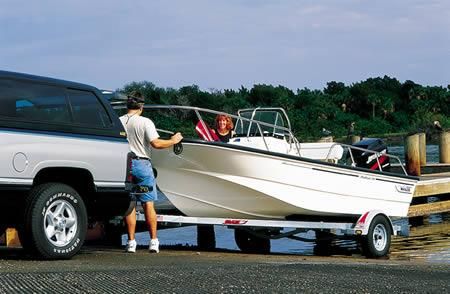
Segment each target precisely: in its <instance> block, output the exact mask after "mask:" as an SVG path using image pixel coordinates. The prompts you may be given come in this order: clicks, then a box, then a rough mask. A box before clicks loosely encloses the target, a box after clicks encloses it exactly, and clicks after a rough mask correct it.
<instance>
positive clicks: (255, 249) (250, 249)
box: [234, 229, 270, 254]
mask: <svg viewBox="0 0 450 294" xmlns="http://www.w3.org/2000/svg"><path fill="white" fill-rule="evenodd" d="M234 240H235V241H236V245H237V246H238V247H239V249H241V251H242V252H246V253H258V254H269V253H270V239H265V238H261V237H257V236H255V235H253V234H251V233H249V232H248V231H245V230H241V229H235V230H234Z"/></svg>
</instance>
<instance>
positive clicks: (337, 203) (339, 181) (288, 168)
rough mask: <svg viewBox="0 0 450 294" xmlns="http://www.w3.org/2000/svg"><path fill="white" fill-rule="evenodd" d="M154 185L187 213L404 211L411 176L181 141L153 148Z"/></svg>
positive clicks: (253, 215) (256, 215)
mask: <svg viewBox="0 0 450 294" xmlns="http://www.w3.org/2000/svg"><path fill="white" fill-rule="evenodd" d="M152 158H153V159H152V161H153V164H154V167H155V168H156V169H157V171H158V179H157V181H158V186H159V187H160V189H161V190H162V191H163V192H164V194H165V195H166V196H167V198H168V199H169V200H170V202H171V203H172V204H173V205H174V206H175V207H176V208H177V209H178V210H180V211H181V212H183V213H184V214H185V215H187V216H197V217H230V218H250V219H261V218H267V219H285V218H287V217H289V216H293V215H307V216H308V215H310V216H356V215H361V214H363V213H365V212H367V211H370V210H381V211H383V212H384V213H386V214H387V215H389V216H399V217H402V216H406V215H407V213H408V208H409V205H410V202H411V199H412V194H413V192H414V188H415V184H416V181H415V180H414V179H412V178H407V177H396V176H390V175H385V174H380V173H374V172H369V171H367V172H366V171H361V170H357V169H351V168H345V167H340V166H337V165H331V164H327V163H322V162H319V161H314V160H304V159H301V158H294V157H292V156H281V155H277V154H276V153H270V152H263V151H260V150H259V151H258V150H254V151H253V150H249V149H248V148H243V149H240V148H239V147H238V146H232V145H231V144H219V143H196V142H186V143H183V151H182V152H181V153H180V154H178V155H176V154H174V153H173V150H172V149H163V150H154V153H153V154H152Z"/></svg>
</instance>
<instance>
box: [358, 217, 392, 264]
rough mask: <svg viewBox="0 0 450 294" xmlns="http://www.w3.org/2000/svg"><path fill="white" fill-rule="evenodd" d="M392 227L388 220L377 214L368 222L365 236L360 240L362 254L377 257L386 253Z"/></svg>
mask: <svg viewBox="0 0 450 294" xmlns="http://www.w3.org/2000/svg"><path fill="white" fill-rule="evenodd" d="M391 235H392V228H391V224H390V223H389V220H387V219H386V217H384V216H382V215H377V216H375V217H374V219H373V220H372V223H371V224H370V227H369V231H368V233H367V236H364V237H363V238H362V240H361V247H362V249H363V254H364V255H365V256H367V257H372V258H379V257H383V256H385V255H387V254H388V252H389V248H390V246H391Z"/></svg>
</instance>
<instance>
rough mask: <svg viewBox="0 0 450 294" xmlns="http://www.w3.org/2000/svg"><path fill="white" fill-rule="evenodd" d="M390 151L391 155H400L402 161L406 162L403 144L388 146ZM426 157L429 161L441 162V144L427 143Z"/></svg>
mask: <svg viewBox="0 0 450 294" xmlns="http://www.w3.org/2000/svg"><path fill="white" fill-rule="evenodd" d="M388 153H389V154H391V155H395V156H398V157H399V159H400V160H401V161H402V163H404V162H405V150H404V147H403V146H398V145H394V146H388ZM426 158H427V162H428V163H437V162H439V146H438V145H427V150H426Z"/></svg>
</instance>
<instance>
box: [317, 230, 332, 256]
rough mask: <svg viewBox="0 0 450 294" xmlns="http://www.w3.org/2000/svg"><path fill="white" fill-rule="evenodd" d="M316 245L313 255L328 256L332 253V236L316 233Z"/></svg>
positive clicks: (320, 232) (325, 233) (327, 233)
mask: <svg viewBox="0 0 450 294" xmlns="http://www.w3.org/2000/svg"><path fill="white" fill-rule="evenodd" d="M315 233H316V244H315V246H314V248H313V253H314V255H317V256H330V255H331V253H332V240H333V234H331V233H329V232H323V231H316V232H315Z"/></svg>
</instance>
